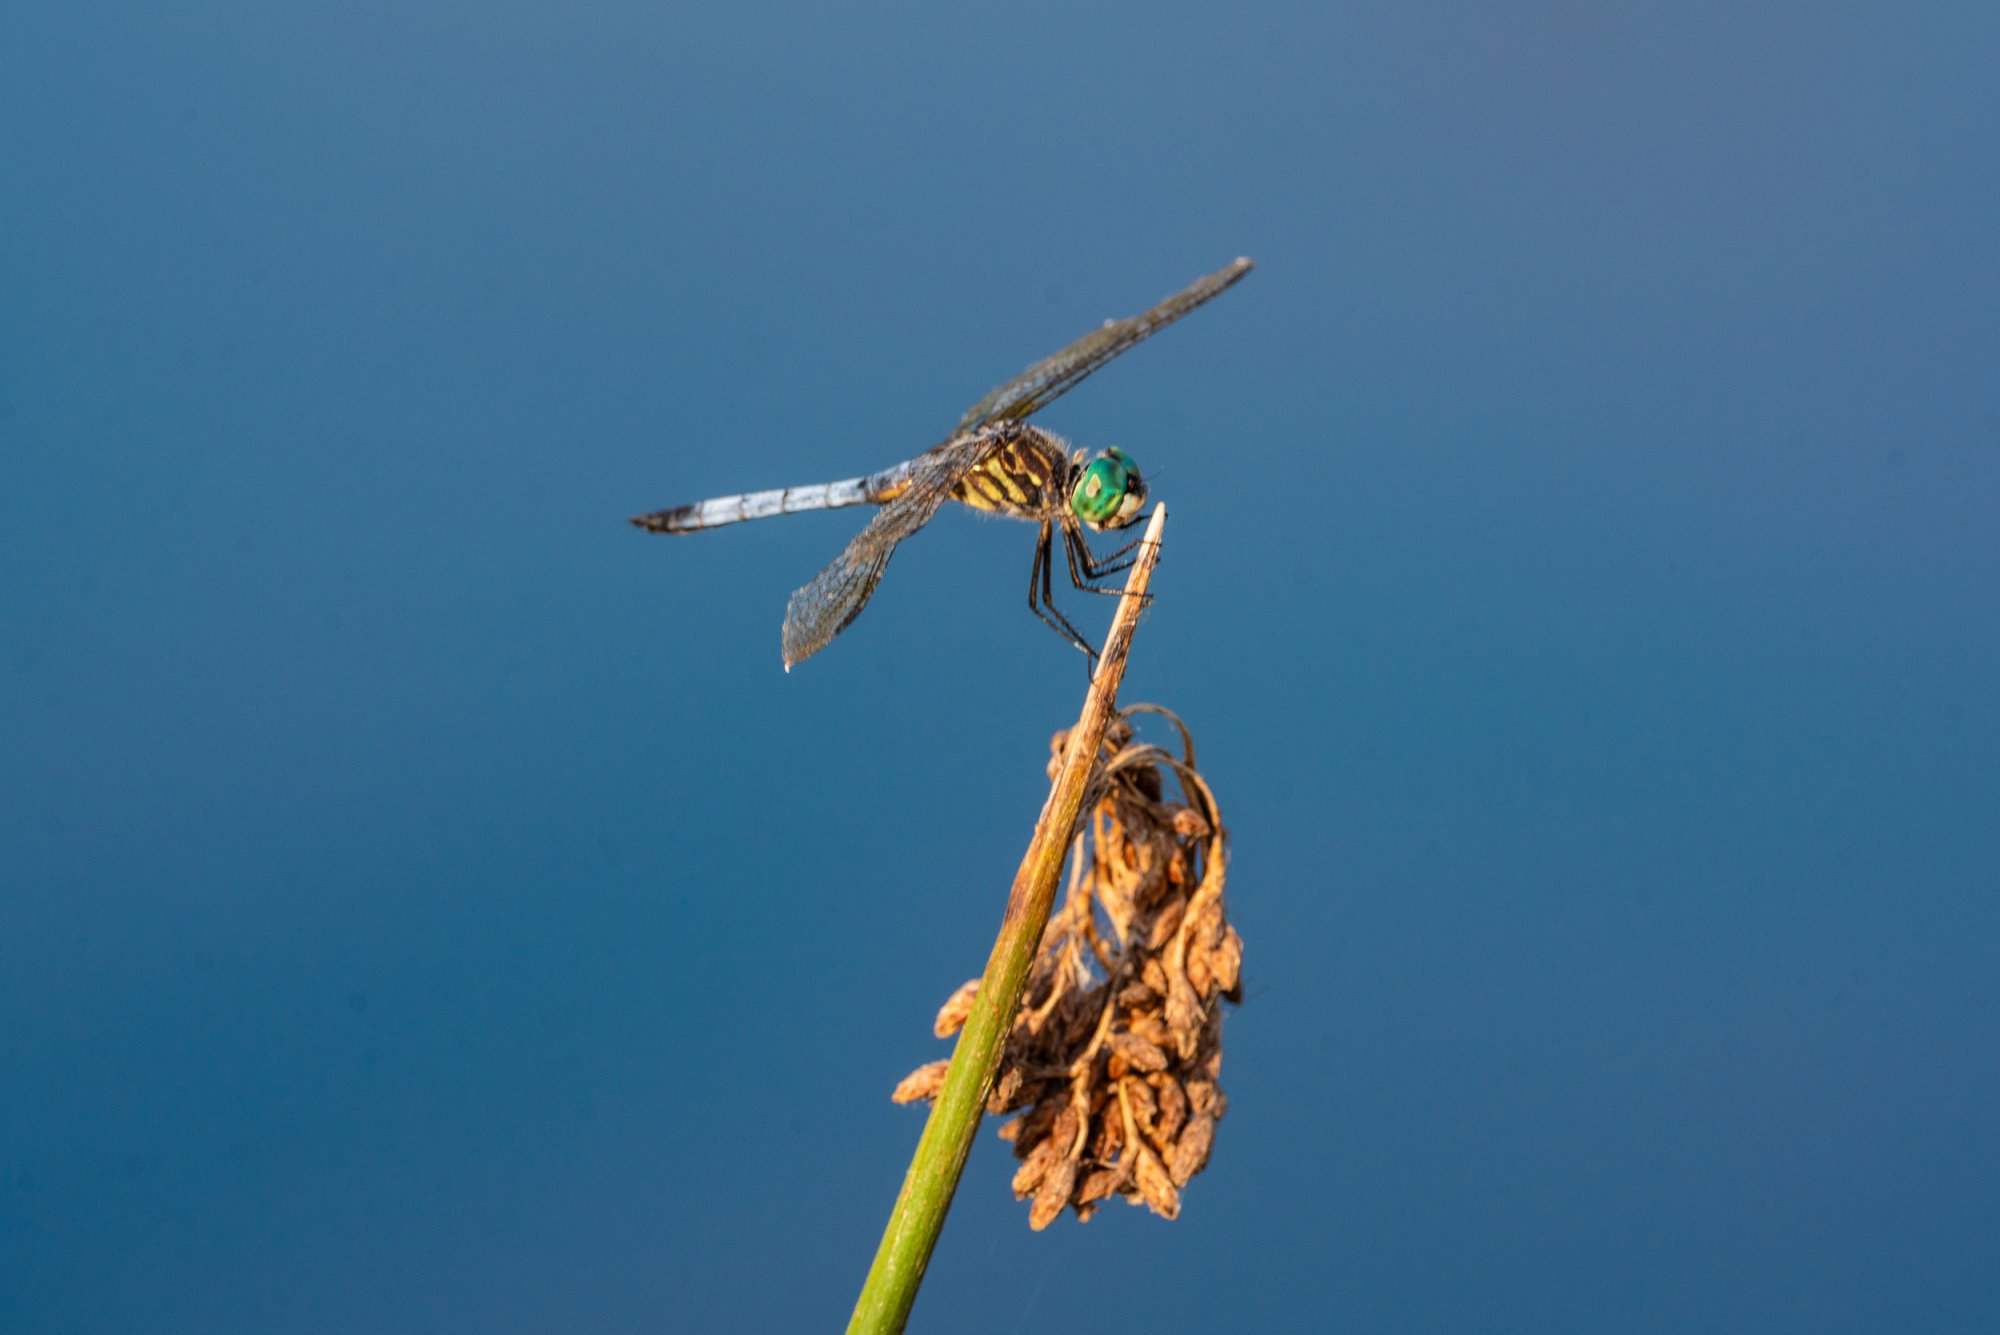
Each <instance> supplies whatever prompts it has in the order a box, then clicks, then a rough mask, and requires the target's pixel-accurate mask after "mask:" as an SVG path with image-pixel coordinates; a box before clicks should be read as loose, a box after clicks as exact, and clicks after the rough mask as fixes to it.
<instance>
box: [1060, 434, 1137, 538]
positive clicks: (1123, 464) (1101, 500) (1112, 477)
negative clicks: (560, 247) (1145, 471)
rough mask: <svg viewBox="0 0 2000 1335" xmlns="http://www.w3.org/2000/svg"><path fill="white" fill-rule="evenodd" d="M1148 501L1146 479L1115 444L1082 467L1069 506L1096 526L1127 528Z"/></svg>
mask: <svg viewBox="0 0 2000 1335" xmlns="http://www.w3.org/2000/svg"><path fill="white" fill-rule="evenodd" d="M1145 505H1146V480H1145V479H1144V478H1143V477H1141V476H1139V466H1138V465H1137V464H1135V463H1133V462H1132V460H1131V459H1129V458H1128V457H1126V454H1125V451H1123V450H1121V449H1119V448H1118V447H1117V446H1115V445H1114V446H1112V447H1111V448H1110V449H1108V450H1106V451H1104V453H1102V454H1100V455H1098V456H1097V457H1096V458H1095V459H1092V460H1091V461H1090V462H1089V463H1087V464H1084V465H1083V466H1082V467H1081V468H1079V469H1078V470H1077V472H1076V481H1075V482H1074V483H1073V484H1072V485H1071V487H1070V493H1069V508H1070V509H1071V510H1073V511H1074V512H1075V513H1076V517H1077V518H1078V519H1081V520H1082V521H1083V522H1084V523H1086V524H1088V525H1090V526H1091V527H1092V528H1094V529H1110V528H1124V527H1125V526H1126V525H1127V524H1130V523H1132V522H1133V521H1134V520H1136V519H1138V517H1139V511H1140V510H1142V509H1144V508H1145Z"/></svg>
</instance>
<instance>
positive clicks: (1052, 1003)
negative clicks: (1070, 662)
mask: <svg viewBox="0 0 2000 1335" xmlns="http://www.w3.org/2000/svg"><path fill="white" fill-rule="evenodd" d="M1140 713H1158V714H1161V715H1163V716H1165V717H1166V718H1167V719H1169V720H1170V721H1171V722H1172V723H1173V724H1174V726H1175V728H1176V729H1177V730H1178V731H1179V733H1180V736H1181V741H1182V752H1181V755H1179V756H1175V755H1174V754H1172V753H1171V752H1169V751H1166V750H1164V749H1162V748H1160V747H1157V746H1152V745H1148V744H1144V743H1139V742H1136V741H1135V740H1134V737H1133V728H1132V718H1133V717H1134V716H1135V715H1137V714H1140ZM1065 740H1066V734H1063V733H1057V734H1056V736H1055V739H1054V742H1053V744H1052V746H1051V752H1052V755H1053V756H1054V757H1056V758H1058V759H1059V758H1060V756H1061V754H1062V748H1063V743H1064V741H1065ZM1051 764H1052V769H1051V772H1052V773H1053V764H1054V761H1053V760H1052V762H1051ZM1091 782H1092V788H1091V791H1090V796H1089V798H1088V800H1087V802H1086V811H1085V815H1084V817H1083V819H1082V821H1081V822H1080V823H1079V827H1078V830H1077V835H1078V838H1077V853H1076V858H1077V861H1076V864H1075V865H1074V866H1073V868H1072V875H1071V880H1070V890H1069V895H1068V897H1067V898H1066V899H1065V900H1064V902H1063V905H1062V907H1061V908H1060V909H1059V910H1058V911H1057V912H1056V914H1055V915H1054V916H1053V917H1052V918H1051V919H1050V920H1049V926H1048V930H1047V931H1046V932H1045V933H1044V934H1043V937H1042V943H1041V949H1040V952H1039V954H1038V956H1037V958H1036V961H1035V964H1034V967H1033V970H1032V971H1031V973H1030V974H1029V978H1028V984H1027V988H1026V990H1025V991H1024V993H1023V997H1024V1000H1023V1002H1022V1006H1021V1010H1020V1012H1019V1013H1018V1014H1017V1015H1016V1016H1015V1018H1014V1024H1013V1028H1012V1030H1011V1031H1010V1032H1009V1034H1008V1038H1007V1049H1006V1053H1005V1055H1004V1056H1003V1058H1002V1059H1001V1064H1000V1071H999V1074H998V1076H997V1077H996V1078H995V1081H994V1086H993V1090H992V1092H991V1094H990V1095H989V1096H988V1098H987V1103H986V1106H987V1110H988V1111H989V1112H1011V1111H1013V1110H1015V1109H1022V1110H1023V1111H1021V1112H1020V1114H1019V1115H1018V1116H1016V1117H1014V1118H1012V1119H1011V1120H1010V1121H1008V1122H1007V1123H1006V1125H1004V1126H1003V1127H1001V1128H1000V1135H1001V1137H1002V1138H1003V1139H1006V1140H1010V1141H1012V1142H1013V1145H1014V1154H1015V1156H1016V1157H1017V1158H1018V1159H1020V1160H1021V1167H1020V1169H1019V1170H1018V1171H1017V1172H1016V1173H1015V1176H1014V1194H1015V1195H1016V1196H1017V1197H1020V1198H1022V1199H1028V1198H1030V1197H1032V1200H1033V1203H1032V1204H1031V1205H1030V1207H1029V1212H1028V1223H1029V1226H1030V1227H1032V1228H1037V1229H1040V1228H1045V1227H1047V1226H1048V1225H1049V1224H1050V1223H1052V1222H1053V1221H1054V1220H1055V1219H1056V1217H1057V1216H1058V1215H1060V1214H1061V1213H1062V1212H1063V1210H1064V1209H1065V1208H1069V1209H1073V1210H1074V1211H1075V1212H1076V1216H1077V1218H1078V1219H1088V1218H1089V1217H1090V1216H1091V1214H1092V1213H1094V1212H1095V1210H1096V1209H1097V1207H1098V1206H1099V1204H1101V1203H1102V1202H1103V1201H1105V1200H1107V1199H1109V1198H1110V1197H1112V1196H1123V1197H1125V1199H1127V1200H1128V1201H1131V1202H1132V1203H1134V1204H1139V1205H1145V1206H1146V1207H1148V1208H1149V1209H1151V1210H1153V1211H1154V1212H1155V1213H1157V1214H1160V1215H1162V1216H1164V1217H1166V1218H1168V1219H1172V1218H1174V1217H1175V1216H1176V1215H1178V1214H1179V1213H1180V1205H1181V1189H1182V1188H1184V1187H1185V1186H1187V1184H1188V1181H1189V1179H1191V1178H1192V1177H1193V1176H1194V1175H1195V1174H1196V1173H1198V1172H1200V1171H1201V1169H1202V1168H1203V1166H1205V1165H1206V1164H1207V1162H1208V1159H1209V1155H1210V1153H1211V1151H1212V1150H1213V1148H1214V1141H1215V1125H1216V1123H1217V1122H1218V1121H1220V1120H1221V1118H1222V1115H1223V1112H1224V1110H1225V1109H1226V1108H1227V1107H1228V1100H1227V1099H1226V1098H1225V1097H1224V1096H1223V1093H1222V1090H1221V1088H1220V1087H1219V1086H1218V1085H1217V1084H1216V1082H1215V1081H1216V1075H1217V1073H1218V1072H1219V1071H1220V1070H1221V1068H1222V1005H1223V1003H1224V1002H1235V1001H1237V1000H1239V999H1240V997H1241V987H1242V964H1243V942H1242V938H1240V937H1239V936H1238V935H1237V934H1236V929H1235V928H1233V927H1231V926H1230V925H1229V922H1228V919H1227V916H1226V914H1225V910H1224V904H1223V895H1222V891H1223V879H1224V874H1225V871H1226V860H1227V857H1226V855H1227V846H1226V834H1225V832H1224V830H1223V828H1222V821H1221V818H1220V814H1219V812H1218V810H1217V808H1216V804H1215V794H1214V793H1213V792H1212V791H1210V789H1209V787H1208V784H1207V783H1206V781H1204V780H1203V778H1202V777H1201V775H1200V774H1199V773H1198V772H1197V771H1196V770H1195V768H1194V743H1193V741H1192V739H1191V738H1189V736H1188V733H1187V729H1186V728H1185V727H1184V726H1182V725H1181V723H1180V720H1179V719H1177V718H1175V717H1174V716H1173V715H1172V714H1170V713H1168V712H1167V711H1166V710H1163V709H1157V708H1155V707H1153V706H1150V705H1135V706H1132V707H1130V708H1128V709H1126V710H1124V711H1122V712H1121V713H1120V714H1119V715H1118V716H1117V717H1116V718H1114V719H1113V720H1112V723H1111V726H1110V728H1109V729H1108V730H1107V731H1106V734H1105V746H1104V752H1103V754H1102V755H1101V756H1100V758H1099V767H1098V769H1097V771H1096V772H1095V773H1094V774H1093V776H1092V780H1091ZM1174 790H1178V791H1174ZM1170 792H1171V793H1172V794H1173V800H1169V793H1170ZM977 993H978V984H977V982H976V981H974V982H970V983H967V984H965V985H964V986H963V987H961V988H959V989H958V990H957V991H956V992H954V993H953V994H952V995H951V997H950V998H949V999H948V1000H947V1001H946V1002H945V1004H944V1006H943V1007H942V1008H940V1009H939V1011H938V1014H937V1020H936V1024H935V1030H936V1033H937V1035H938V1037H940V1038H945V1037H949V1036H950V1035H951V1034H954V1033H956V1032H957V1031H958V1029H959V1028H960V1027H961V1026H962V1025H963V1024H964V1023H965V1020H966V1017H967V1016H968V1015H969V1014H970V1012H971V1009H972V1005H973V1002H974V999H975V998H976V996H977ZM944 1068H945V1063H943V1062H933V1063H931V1064H930V1065H928V1066H924V1067H920V1068H918V1070H916V1071H914V1072H912V1073H911V1075H910V1076H909V1077H908V1078H907V1079H905V1080H904V1081H903V1083H902V1084H901V1085H898V1086H897V1088H896V1098H897V1099H898V1101H902V1102H908V1101H911V1100H914V1099H918V1098H935V1097H936V1096H937V1092H938V1090H939V1088H941V1087H942V1084H943V1078H944Z"/></svg>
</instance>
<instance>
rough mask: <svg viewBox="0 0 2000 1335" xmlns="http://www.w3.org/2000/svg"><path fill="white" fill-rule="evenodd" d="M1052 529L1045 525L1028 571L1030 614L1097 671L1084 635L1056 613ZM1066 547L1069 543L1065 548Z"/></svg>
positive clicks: (1095, 655)
mask: <svg viewBox="0 0 2000 1335" xmlns="http://www.w3.org/2000/svg"><path fill="white" fill-rule="evenodd" d="M1052 530H1053V526H1052V525H1050V524H1048V523H1044V524H1043V525H1042V533H1041V536H1040V537H1039V538H1037V539H1036V541H1035V563H1034V565H1033V566H1031V567H1029V569H1028V610H1029V611H1030V612H1033V613H1034V614H1035V615H1036V616H1038V617H1040V618H1041V619H1042V623H1043V624H1044V625H1046V626H1047V627H1048V628H1049V629H1050V630H1052V631H1054V632H1055V633H1056V634H1058V635H1060V636H1062V637H1063V638H1064V639H1065V640H1068V641H1069V642H1070V643H1071V644H1073V645H1075V646H1076V647H1077V648H1079V649H1081V650H1083V652H1084V653H1085V655H1087V656H1088V657H1089V659H1090V664H1091V667H1092V669H1093V670H1094V669H1095V668H1096V666H1097V650H1096V649H1095V648H1093V647H1092V646H1091V643H1090V641H1089V640H1086V639H1084V638H1083V635H1082V633H1081V632H1079V631H1078V630H1077V628H1076V627H1075V626H1072V625H1071V624H1070V623H1069V618H1068V617H1066V616H1064V615H1063V614H1062V613H1061V612H1060V611H1058V610H1057V609H1056V600H1055V596H1054V589H1053V586H1052V584H1051V581H1050V576H1051V575H1052V574H1053V573H1054V570H1055V553H1054V552H1053V551H1052V550H1051V542H1052V539H1053V538H1054V536H1055V535H1054V532H1053V531H1052ZM1064 545H1065V547H1067V545H1068V544H1067V543H1065V544H1064Z"/></svg>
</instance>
